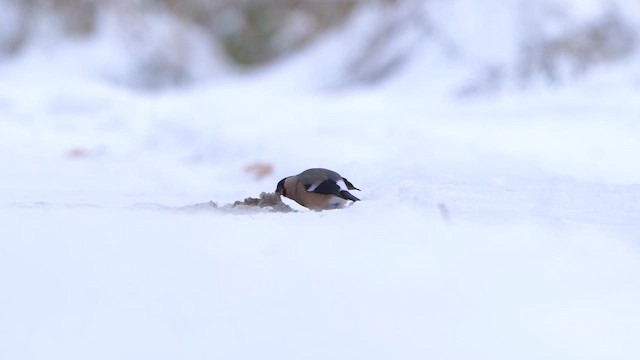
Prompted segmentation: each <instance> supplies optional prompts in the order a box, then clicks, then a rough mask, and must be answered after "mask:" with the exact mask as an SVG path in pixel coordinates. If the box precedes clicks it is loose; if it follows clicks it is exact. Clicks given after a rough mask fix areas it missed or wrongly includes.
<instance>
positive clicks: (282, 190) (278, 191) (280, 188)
mask: <svg viewBox="0 0 640 360" xmlns="http://www.w3.org/2000/svg"><path fill="white" fill-rule="evenodd" d="M287 179H288V178H284V179H282V180H280V182H279V183H278V186H276V194H280V195H282V196H287V190H285V188H284V181H285V180H287Z"/></svg>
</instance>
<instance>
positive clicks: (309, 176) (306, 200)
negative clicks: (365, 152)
mask: <svg viewBox="0 0 640 360" xmlns="http://www.w3.org/2000/svg"><path fill="white" fill-rule="evenodd" d="M349 190H360V189H358V188H356V187H355V186H353V184H352V183H350V182H349V180H347V179H345V178H343V177H342V176H340V174H338V173H337V172H335V171H331V170H327V169H321V168H314V169H309V170H305V171H303V172H301V173H300V174H298V175H294V176H289V177H286V178H284V179H282V180H280V182H279V183H278V186H277V188H276V193H278V194H280V195H283V196H286V197H288V198H289V199H291V200H294V201H295V202H297V203H298V204H300V205H302V206H304V207H307V208H309V209H312V210H329V209H338V208H341V207H343V206H344V205H345V204H346V203H347V201H354V202H355V201H359V200H360V199H358V198H357V197H355V196H353V195H352V194H351V193H350V192H349Z"/></svg>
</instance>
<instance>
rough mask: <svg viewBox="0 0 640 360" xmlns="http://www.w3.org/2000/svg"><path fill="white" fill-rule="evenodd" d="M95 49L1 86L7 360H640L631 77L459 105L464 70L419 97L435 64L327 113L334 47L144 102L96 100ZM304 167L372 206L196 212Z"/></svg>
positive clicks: (57, 58)
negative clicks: (327, 175)
mask: <svg viewBox="0 0 640 360" xmlns="http://www.w3.org/2000/svg"><path fill="white" fill-rule="evenodd" d="M105 41H106V40H105V39H104V38H99V39H98V40H96V43H94V42H87V43H82V42H76V43H65V44H61V45H60V46H59V47H56V49H55V50H52V49H51V48H48V49H47V48H32V49H29V51H27V52H25V53H24V54H22V55H21V56H20V57H17V58H14V59H9V60H3V63H1V64H0V79H2V86H0V134H1V135H0V136H1V139H2V141H0V168H1V169H3V171H2V181H1V182H0V288H1V289H2V291H0V339H2V341H0V358H2V359H65V360H68V359H115V358H118V359H140V358H154V359H175V358H183V359H205V358H207V359H210V358H221V359H256V358H260V359H425V358H429V359H470V358H473V359H541V358H544V359H574V358H575V359H578V358H579V359H603V358H615V359H636V358H638V356H639V355H640V352H639V351H638V347H637V338H636V334H638V333H639V332H640V305H638V304H640V281H638V277H637V275H636V274H638V272H639V270H640V261H639V260H640V246H639V243H638V240H639V239H638V233H639V231H638V230H640V226H639V225H638V224H639V223H638V219H640V205H639V204H640V168H639V167H638V166H636V159H637V158H638V157H639V155H640V142H638V141H637V139H638V136H639V135H640V125H638V120H639V119H638V118H639V117H640V105H639V103H638V101H637V93H638V86H639V84H640V83H639V79H640V74H639V73H638V71H637V68H636V67H635V66H634V61H629V63H626V64H625V63H620V64H618V65H616V66H615V67H614V66H613V65H612V66H611V67H609V68H603V69H601V70H600V71H598V72H595V73H593V74H592V75H590V76H588V77H586V78H585V79H582V80H579V81H576V82H575V83H574V84H573V85H571V86H568V87H565V88H555V89H553V88H551V89H550V88H545V89H532V90H530V91H528V92H523V93H513V94H504V95H501V96H499V97H498V96H496V97H480V98H476V99H460V98H455V97H454V98H452V97H451V96H450V93H449V92H448V91H449V90H450V89H451V88H449V87H447V86H444V85H442V84H450V83H451V82H452V81H451V77H450V75H451V76H452V74H453V72H452V71H451V68H455V67H456V66H458V65H459V64H454V65H452V66H451V68H450V67H447V66H446V64H445V62H444V60H443V59H439V60H436V61H435V62H434V63H432V64H436V65H437V66H440V67H436V68H435V69H430V70H429V71H427V72H428V73H429V74H431V75H432V76H438V77H436V78H433V81H429V82H425V81H424V79H425V77H424V74H425V72H424V71H425V70H424V67H425V66H424V65H423V66H418V65H419V62H420V61H419V59H422V60H424V59H425V58H419V59H418V60H415V59H412V62H411V63H410V64H408V65H407V66H406V68H405V69H404V72H403V73H401V74H399V75H398V77H397V78H396V79H394V80H392V81H390V82H388V83H386V84H382V85H378V86H376V87H370V88H366V87H359V88H351V89H333V90H328V89H327V88H326V87H324V86H325V85H326V83H325V82H323V81H322V80H323V79H322V77H323V76H322V75H323V74H321V73H320V71H318V70H317V69H316V72H312V71H311V70H310V69H312V68H313V66H315V64H318V63H319V61H320V60H321V59H322V58H320V57H319V56H320V54H324V55H325V56H330V54H331V48H332V47H333V46H338V48H337V49H340V47H339V44H337V43H336V41H335V39H333V40H332V39H327V41H326V42H324V43H322V44H320V45H318V47H315V48H312V49H310V50H309V51H308V52H304V53H302V54H300V55H298V56H296V57H294V58H292V59H289V60H287V61H285V62H283V63H282V64H280V65H278V66H276V67H273V68H269V69H264V71H262V72H260V73H256V74H246V75H236V76H231V75H229V76H224V77H217V78H211V80H209V81H203V82H201V83H198V84H196V85H194V86H192V87H182V88H175V89H169V90H165V91H162V92H149V91H141V90H135V89H131V88H126V87H123V86H122V83H121V82H113V81H111V79H109V78H108V77H105V76H103V75H104V72H103V69H104V68H103V66H105V64H108V61H105V58H100V57H99V56H96V55H95V54H96V51H98V53H100V52H99V51H101V50H99V49H104V48H103V47H102V46H104V45H105ZM335 49H336V48H334V50H335ZM101 54H105V55H104V56H108V55H106V54H107V52H104V53H101ZM421 54H422V53H418V54H417V55H416V56H418V55H421ZM83 56H86V58H85V59H89V60H87V61H86V62H85V61H81V60H82V59H83ZM98 58H100V59H98ZM427 58H428V59H432V58H431V57H427ZM636 60H637V59H636ZM635 63H637V62H635ZM116 66H120V65H119V64H117V65H116ZM335 75H336V74H335V73H331V74H328V77H331V76H335ZM453 82H455V81H453ZM441 85H442V86H441ZM256 163H264V164H271V165H273V166H274V172H273V173H272V174H271V175H269V176H267V177H266V178H264V179H261V180H256V179H255V178H254V177H253V176H252V175H251V174H248V173H247V172H246V171H245V167H246V166H248V165H251V164H256ZM312 167H326V168H330V169H333V170H335V171H337V172H339V173H341V174H342V175H344V176H345V177H347V178H348V179H349V180H350V181H351V182H353V184H354V185H355V186H356V187H358V188H360V189H362V191H361V192H356V193H355V194H356V196H358V197H359V198H361V199H362V200H363V201H361V202H358V203H355V204H354V205H353V206H350V207H348V208H346V209H342V210H334V211H325V212H313V211H307V210H305V209H304V208H301V207H300V206H297V205H296V204H294V203H293V202H288V203H289V204H291V206H292V207H294V208H295V209H297V210H299V211H298V212H295V213H269V212H266V211H261V210H256V211H255V212H254V211H246V212H225V211H214V210H207V209H202V210H199V211H198V210H195V211H194V210H190V211H186V210H184V208H183V207H184V206H187V207H188V206H190V205H193V204H200V203H205V202H208V201H215V202H217V203H218V204H221V205H223V204H228V203H232V202H234V201H236V200H242V199H244V198H246V197H249V196H253V197H255V196H257V195H258V194H259V193H261V192H272V191H274V190H275V187H276V184H277V182H278V181H279V180H280V179H282V178H284V177H286V176H289V175H292V174H296V173H299V172H300V171H302V170H304V169H307V168H312Z"/></svg>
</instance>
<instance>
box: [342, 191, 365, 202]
mask: <svg viewBox="0 0 640 360" xmlns="http://www.w3.org/2000/svg"><path fill="white" fill-rule="evenodd" d="M340 197H341V198H343V199H347V200H351V201H360V199H358V198H357V197H355V196H353V195H352V194H351V193H350V192H348V191H347V190H342V191H340Z"/></svg>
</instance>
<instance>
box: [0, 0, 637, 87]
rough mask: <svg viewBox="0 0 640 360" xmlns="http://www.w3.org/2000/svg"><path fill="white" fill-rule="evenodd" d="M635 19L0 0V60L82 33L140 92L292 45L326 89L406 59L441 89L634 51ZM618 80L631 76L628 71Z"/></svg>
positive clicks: (595, 2) (598, 2)
mask: <svg viewBox="0 0 640 360" xmlns="http://www.w3.org/2000/svg"><path fill="white" fill-rule="evenodd" d="M639 29H640V4H639V3H638V1H632V0H580V1H579V0H560V1H550V0H490V1H483V2H477V1H471V0H453V1H444V0H326V1H312V0H272V1H266V0H265V1H256V0H184V1H177V0H135V1H126V0H107V1H98V0H0V57H1V59H2V60H3V61H6V60H7V59H9V58H12V57H15V56H18V55H19V54H21V53H23V52H25V51H29V49H32V48H38V47H48V48H51V47H56V46H59V45H60V44H64V43H69V42H82V41H86V40H88V39H92V40H93V41H94V42H98V43H100V44H101V46H103V47H105V48H106V49H104V51H105V52H110V53H111V54H117V55H116V57H117V59H111V60H110V62H111V63H110V64H102V68H101V71H102V72H103V74H102V75H104V76H105V77H108V78H109V79H110V80H112V81H114V82H118V83H120V84H122V85H124V86H129V87H135V88H144V89H152V90H155V89H162V88H166V87H175V86H184V85H189V84H193V83H196V82H202V81H209V80H214V79H216V77H219V76H221V75H222V74H225V75H228V74H238V73H244V72H246V71H253V70H258V69H262V68H265V67H269V66H273V65H274V64H279V63H282V62H284V61H286V60H287V59H290V58H291V57H293V56H296V54H301V53H303V52H305V51H306V52H307V53H309V52H311V53H313V56H309V59H307V61H306V63H308V66H309V68H310V69H314V70H310V71H315V72H322V74H323V75H322V77H321V81H319V82H316V83H314V85H321V86H324V87H329V88H335V87H341V88H342V87H352V86H368V85H373V84H380V83H385V82H389V81H393V80H394V79H398V78H401V77H402V74H403V73H405V74H406V73H408V71H407V68H416V67H421V68H422V69H420V71H415V70H414V71H409V72H410V73H411V74H412V75H411V76H412V77H414V78H415V77H416V76H418V77H419V79H420V80H421V81H423V82H425V83H429V82H430V79H431V78H432V77H433V75H434V74H438V73H440V72H441V71H443V70H446V69H451V68H456V69H457V70H458V71H457V72H456V73H455V76H456V81H455V84H453V87H452V88H447V91H448V92H449V93H450V94H453V95H457V96H474V95H480V94H487V93H496V92H505V91H513V90H523V89H527V88H531V87H532V86H538V85H540V84H542V85H544V86H562V85H564V84H566V83H571V82H574V81H576V80H577V79H580V78H581V77H583V76H584V75H585V74H588V73H589V72H592V71H594V70H598V69H606V68H607V67H609V66H611V65H612V64H616V63H620V62H623V61H625V60H629V59H631V58H633V57H634V56H636V59H637V53H638V48H639V46H638V43H639V40H638V39H639ZM328 43H332V45H331V46H329V45H328ZM323 45H324V47H323ZM320 48H323V49H324V51H321V50H320ZM311 49H315V51H314V50H311ZM88 60H89V59H88ZM93 60H94V61H98V60H97V59H93ZM452 76H453V75H452ZM631 80H633V81H634V82H635V85H636V86H638V83H639V82H640V80H639V79H638V75H637V72H636V73H635V78H634V79H631ZM432 86H433V84H432Z"/></svg>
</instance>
